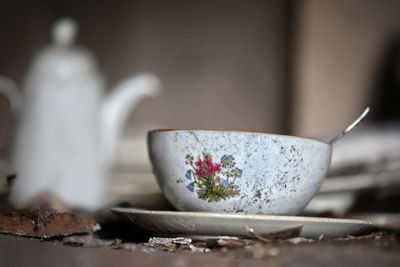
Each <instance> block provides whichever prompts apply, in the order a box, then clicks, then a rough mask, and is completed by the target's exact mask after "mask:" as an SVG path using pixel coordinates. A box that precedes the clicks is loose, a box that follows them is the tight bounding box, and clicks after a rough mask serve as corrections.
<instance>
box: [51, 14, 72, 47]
mask: <svg viewBox="0 0 400 267" xmlns="http://www.w3.org/2000/svg"><path fill="white" fill-rule="evenodd" d="M77 33H78V25H77V23H76V22H75V21H74V20H73V19H70V18H63V19H60V20H58V21H57V22H56V23H55V24H54V26H53V29H52V36H53V41H54V43H56V44H57V45H60V46H70V45H72V44H73V43H74V42H75V38H76V35H77Z"/></svg>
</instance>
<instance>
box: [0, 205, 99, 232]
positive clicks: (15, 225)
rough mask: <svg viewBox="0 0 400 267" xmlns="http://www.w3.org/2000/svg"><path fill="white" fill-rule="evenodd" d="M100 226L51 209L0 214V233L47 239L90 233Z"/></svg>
mask: <svg viewBox="0 0 400 267" xmlns="http://www.w3.org/2000/svg"><path fill="white" fill-rule="evenodd" d="M99 229H100V226H99V225H98V224H97V223H96V222H94V221H89V220H83V219H80V218H78V217H76V216H75V215H74V214H72V213H68V212H64V213H59V212H57V211H56V210H53V209H24V210H16V211H4V212H0V233H4V234H11V235H16V236H27V237H35V238H43V239H49V238H54V237H62V236H69V235H73V234H82V233H90V232H94V231H97V230H99Z"/></svg>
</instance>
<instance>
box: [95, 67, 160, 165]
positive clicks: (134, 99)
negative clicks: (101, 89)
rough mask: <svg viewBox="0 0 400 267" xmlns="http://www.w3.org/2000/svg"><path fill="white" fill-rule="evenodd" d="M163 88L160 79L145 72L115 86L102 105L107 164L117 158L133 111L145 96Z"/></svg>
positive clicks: (153, 94) (104, 149)
mask: <svg viewBox="0 0 400 267" xmlns="http://www.w3.org/2000/svg"><path fill="white" fill-rule="evenodd" d="M160 88H161V82H160V80H159V79H158V78H157V77H156V76H155V75H153V74H150V73H144V74H140V75H137V76H133V77H129V78H127V79H126V80H124V81H122V82H121V83H120V84H119V85H117V86H116V88H114V90H113V91H112V93H111V94H110V95H109V96H108V97H107V98H106V99H105V100H104V102H103V104H102V106H101V110H100V112H101V118H100V119H101V127H102V129H101V130H102V132H101V134H102V139H103V140H102V141H103V142H102V146H103V151H102V153H103V155H104V160H105V162H104V164H105V166H110V165H111V164H112V163H114V160H115V150H116V147H117V144H118V138H119V137H120V135H121V133H122V130H123V129H124V126H125V123H126V121H127V119H128V117H129V114H130V113H131V111H132V110H133V109H134V108H135V107H136V105H137V104H138V103H139V102H140V101H141V100H142V99H143V98H145V97H150V96H155V95H157V94H158V93H159V91H160Z"/></svg>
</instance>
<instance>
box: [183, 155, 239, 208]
mask: <svg viewBox="0 0 400 267" xmlns="http://www.w3.org/2000/svg"><path fill="white" fill-rule="evenodd" d="M185 163H186V165H187V166H188V167H189V169H188V170H187V171H186V174H185V177H186V179H188V180H190V181H191V182H190V183H189V184H188V185H187V186H186V188H187V189H188V190H189V191H191V192H194V193H197V196H198V198H200V199H202V200H205V201H208V202H218V201H220V200H223V199H228V198H231V197H235V196H238V195H239V193H240V190H239V186H238V185H236V184H235V181H236V179H237V178H240V177H241V176H242V170H241V169H239V168H237V167H235V165H236V164H235V159H234V157H233V156H231V155H224V156H223V157H222V158H221V160H220V163H216V162H213V159H212V156H211V155H210V154H209V153H206V152H203V155H202V157H200V156H198V157H197V159H195V158H194V157H193V155H192V154H187V155H186V161H185Z"/></svg>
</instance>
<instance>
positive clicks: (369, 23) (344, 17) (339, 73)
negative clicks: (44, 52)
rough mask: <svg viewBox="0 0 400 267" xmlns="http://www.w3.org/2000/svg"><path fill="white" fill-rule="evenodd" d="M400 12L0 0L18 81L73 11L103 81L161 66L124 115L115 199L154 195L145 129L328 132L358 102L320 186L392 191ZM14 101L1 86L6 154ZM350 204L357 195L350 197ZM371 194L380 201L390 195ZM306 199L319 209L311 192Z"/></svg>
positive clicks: (1, 29)
mask: <svg viewBox="0 0 400 267" xmlns="http://www.w3.org/2000/svg"><path fill="white" fill-rule="evenodd" d="M399 11H400V2H399V1H396V0H383V1H373V0H336V1H319V0H270V1H261V0H259V1H258V0H252V1H233V0H229V1H227V0H219V1H210V0H204V1H183V0H170V1H162V0H150V1H144V0H130V1H127V0H114V1H101V0H100V1H99V0H96V1H95V0H80V1H78V0H69V1H51V0H36V1H30V2H27V1H22V0H1V9H0V36H1V41H0V74H1V75H5V76H7V77H10V78H11V79H13V80H15V81H16V82H17V83H18V85H19V86H21V85H22V84H23V81H24V78H25V76H24V75H25V74H26V71H27V69H28V67H29V65H30V63H31V62H32V59H33V56H34V55H35V54H36V53H37V52H38V51H40V50H41V49H43V48H44V47H45V46H47V45H48V44H49V42H50V35H49V31H50V29H51V26H52V25H53V23H54V22H55V21H56V20H57V19H59V18H60V17H64V16H68V17H71V18H73V19H74V20H76V22H77V23H78V25H79V35H78V44H79V45H82V46H83V47H85V48H87V49H88V50H90V51H91V52H92V53H93V55H94V56H95V57H96V59H97V61H98V65H99V67H100V69H101V71H102V73H103V74H104V77H105V78H106V80H107V84H108V86H107V88H111V87H112V86H113V85H115V84H116V83H117V82H118V81H120V80H121V79H122V78H124V77H126V76H128V75H130V74H134V73H139V72H143V71H149V72H153V73H154V74H156V75H157V76H159V77H160V79H161V80H162V82H163V91H162V93H161V94H160V95H159V96H158V97H156V98H152V99H147V100H146V101H143V102H142V103H141V104H140V106H139V107H138V108H137V109H136V110H135V112H134V113H132V114H131V116H130V119H129V125H128V126H127V128H126V129H125V131H124V134H123V138H122V139H121V141H120V146H119V147H120V148H119V150H118V155H119V156H118V157H119V159H118V164H117V166H116V168H115V171H114V174H113V177H114V178H112V179H114V180H112V181H113V182H112V183H111V186H110V188H111V189H110V190H111V191H112V192H111V194H112V195H114V196H115V197H116V198H119V199H121V198H123V197H128V196H129V198H130V199H131V198H132V194H134V193H136V194H139V193H140V192H143V186H145V187H146V188H147V189H148V190H149V191H151V193H154V194H156V193H157V192H158V191H157V190H158V188H157V186H156V185H155V183H154V182H153V180H154V179H151V178H148V177H150V176H151V174H150V167H149V164H148V160H147V152H146V142H145V137H146V136H145V133H146V131H147V129H150V128H196V129H234V130H248V131H260V132H270V133H281V134H291V135H298V136H305V137H318V138H325V139H327V140H328V139H329V138H330V137H332V136H334V135H335V134H336V133H338V132H340V131H341V130H342V129H343V128H344V127H346V126H347V125H348V124H349V123H350V122H351V121H352V120H353V119H354V118H355V117H356V116H358V115H359V114H360V112H361V111H362V110H363V109H364V108H365V107H366V106H370V107H371V110H372V111H371V113H370V115H369V117H368V119H367V122H366V123H365V124H364V125H363V126H362V127H360V128H359V129H357V131H355V132H354V133H352V135H350V136H349V137H348V138H347V137H346V139H344V140H343V141H341V142H340V143H338V145H337V147H335V150H334V159H333V163H332V170H331V174H330V176H332V177H333V178H334V179H332V181H333V183H334V184H333V185H332V184H331V185H329V184H328V185H327V187H325V188H323V189H322V193H323V192H324V190H325V192H326V195H330V196H331V195H334V194H333V193H335V194H336V193H337V192H338V191H340V192H342V191H343V190H342V188H343V181H344V180H343V179H342V176H346V177H347V178H345V179H346V181H356V182H355V183H356V185H355V186H353V187H354V188H353V189H352V192H355V191H357V192H358V191H360V190H364V191H363V192H365V190H372V189H374V190H376V188H380V189H382V188H386V189H385V191H384V193H382V191H379V192H380V193H379V196H382V194H383V195H384V196H388V195H389V196H390V197H393V196H397V195H398V193H399V189H398V187H397V186H394V185H397V184H398V181H399V179H400V174H399V170H400V167H399V165H400V156H399V154H400V152H399V151H400V131H399V130H398V128H399V127H398V126H399V122H400V105H399V104H398V101H399V100H400V16H399ZM8 105H9V104H8V102H7V101H6V99H5V98H1V97H0V157H1V158H3V159H6V158H7V157H8V153H9V152H8V151H9V146H10V142H9V140H10V138H11V135H12V131H11V130H10V129H11V128H12V127H13V121H12V119H11V118H12V116H11V114H10V111H9V106H8ZM371 173H372V174H371ZM388 173H389V174H388ZM135 175H136V177H142V178H133V177H134V176H135ZM360 175H361V176H360ZM382 175H383V176H384V178H382ZM143 177H146V178H143ZM335 179H336V180H335ZM338 179H339V180H338ZM340 179H341V180H340ZM351 179H353V180H351ZM357 179H358V180H357ZM360 179H361V180H360ZM368 179H369V180H368ZM357 181H361V185H360V182H357ZM341 182H342V184H341ZM338 183H339V185H338ZM129 184H130V185H131V186H129ZM349 184H350V182H345V185H344V188H345V189H346V188H347V190H345V191H349V190H348V188H349V186H348V185H349ZM341 186H342V187H341ZM360 188H361V189H360ZM387 188H390V190H389V191H388V190H387ZM333 191H334V192H333ZM374 192H376V191H374ZM329 193H331V194H329ZM342 193H343V192H342ZM385 194H386V195H385ZM335 196H336V198H335V200H334V202H335V203H338V202H337V201H338V198H337V194H336V195H335ZM374 196H375V195H374ZM327 198H328V197H327ZM340 198H341V199H344V197H340ZM350 198H351V199H350ZM375 198H376V197H375ZM378 198H379V197H378ZM389 199H390V198H389ZM348 201H350V202H351V203H353V204H354V195H353V194H351V197H349V199H348ZM328 202H329V200H328V199H325V200H323V201H322V204H321V205H322V207H326V205H328V206H329V203H328ZM350 202H348V203H347V205H350V204H349V203H350ZM327 203H328V204H327ZM385 203H386V202H385ZM343 205H344V206H343ZM379 205H380V206H379ZM379 205H378V207H379V209H380V210H381V211H384V210H385V208H382V207H389V206H390V205H388V204H387V203H386V204H379ZM394 206H396V207H397V205H394ZM313 207H315V210H318V211H320V209H319V207H321V206H320V205H319V203H317V204H315V205H314V206H313ZM329 207H330V208H332V206H329ZM343 207H346V208H345V209H347V207H348V206H346V203H345V204H342V206H340V207H339V210H340V208H342V209H341V210H340V211H344V210H345V209H344V208H343ZM336 208H337V207H336ZM332 209H334V208H332ZM388 209H389V208H388ZM392 209H393V208H392ZM392 209H391V210H392ZM394 209H396V208H394ZM322 210H326V209H324V208H322ZM328 210H329V209H328ZM360 210H362V208H360ZM399 210H400V208H399Z"/></svg>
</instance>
